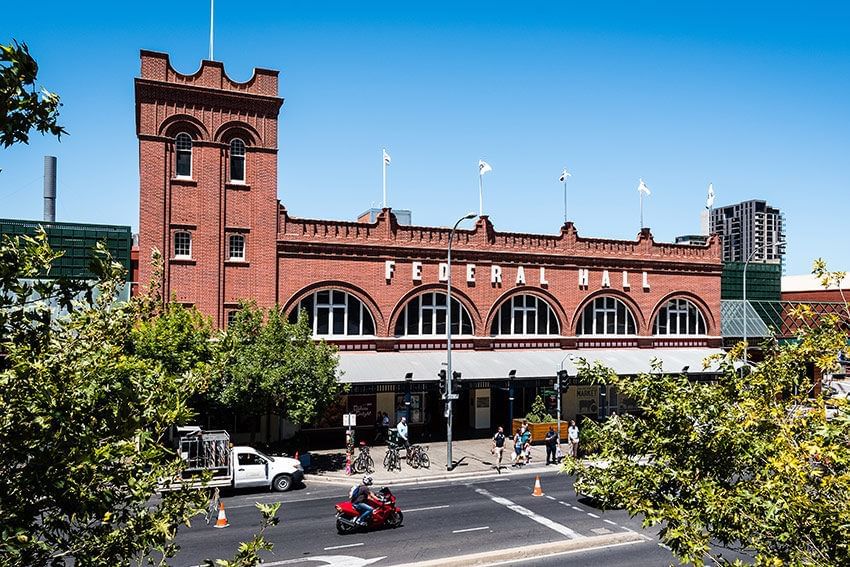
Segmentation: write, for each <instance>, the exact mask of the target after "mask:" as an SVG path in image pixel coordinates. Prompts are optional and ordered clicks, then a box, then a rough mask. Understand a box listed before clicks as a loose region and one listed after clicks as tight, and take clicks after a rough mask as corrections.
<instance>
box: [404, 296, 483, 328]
mask: <svg viewBox="0 0 850 567" xmlns="http://www.w3.org/2000/svg"><path fill="white" fill-rule="evenodd" d="M446 299H447V295H446V294H445V292H442V291H427V292H425V293H423V294H422V295H419V296H417V297H414V298H413V299H411V300H410V301H409V302H408V303H407V305H405V306H404V310H403V311H402V312H401V315H399V318H398V321H397V322H396V325H395V334H396V336H404V335H425V336H428V335H430V336H441V335H445V334H446ZM452 334H455V335H471V334H472V318H471V317H470V316H469V312H468V311H467V310H466V308H465V307H464V306H463V305H461V304H460V301H458V300H457V299H455V298H454V297H452Z"/></svg>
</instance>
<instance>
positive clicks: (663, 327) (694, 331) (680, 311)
mask: <svg viewBox="0 0 850 567" xmlns="http://www.w3.org/2000/svg"><path fill="white" fill-rule="evenodd" d="M705 333H706V331H705V318H704V317H703V316H702V313H701V312H700V310H699V309H698V308H697V306H696V305H694V304H693V303H692V302H691V301H688V300H687V299H681V298H680V299H671V300H670V301H668V302H667V303H665V304H664V307H662V308H661V309H660V310H659V311H658V316H657V317H656V318H655V334H656V335H704V334H705Z"/></svg>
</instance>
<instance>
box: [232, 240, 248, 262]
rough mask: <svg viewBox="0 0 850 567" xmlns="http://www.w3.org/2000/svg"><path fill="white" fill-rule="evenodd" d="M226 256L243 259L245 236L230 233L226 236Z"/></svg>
mask: <svg viewBox="0 0 850 567" xmlns="http://www.w3.org/2000/svg"><path fill="white" fill-rule="evenodd" d="M228 249H229V250H228V258H229V259H230V260H237V261H238V260H244V259H245V237H244V236H242V235H241V234H231V235H230V238H228Z"/></svg>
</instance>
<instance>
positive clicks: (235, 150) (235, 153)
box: [230, 138, 245, 183]
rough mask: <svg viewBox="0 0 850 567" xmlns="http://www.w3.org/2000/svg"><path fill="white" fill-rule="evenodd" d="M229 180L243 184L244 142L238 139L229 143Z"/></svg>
mask: <svg viewBox="0 0 850 567" xmlns="http://www.w3.org/2000/svg"><path fill="white" fill-rule="evenodd" d="M230 180H231V181H233V182H235V183H245V142H243V141H242V140H240V139H239V138H234V139H233V141H231V142H230Z"/></svg>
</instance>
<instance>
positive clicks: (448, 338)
mask: <svg viewBox="0 0 850 567" xmlns="http://www.w3.org/2000/svg"><path fill="white" fill-rule="evenodd" d="M474 218H475V213H468V214H466V215H463V216H462V217H460V218H459V219H458V220H457V222H456V223H455V225H454V226H453V227H452V230H451V232H449V249H448V255H447V256H448V260H447V264H448V266H447V268H448V274H447V277H446V470H452V469H453V468H454V466H453V465H454V462H453V461H452V399H451V397H450V396H451V395H452V240H453V239H454V235H455V231H456V230H457V227H458V225H459V224H460V223H462V222H463V221H465V220H467V219H474ZM461 323H462V319H461ZM461 326H462V325H461Z"/></svg>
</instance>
